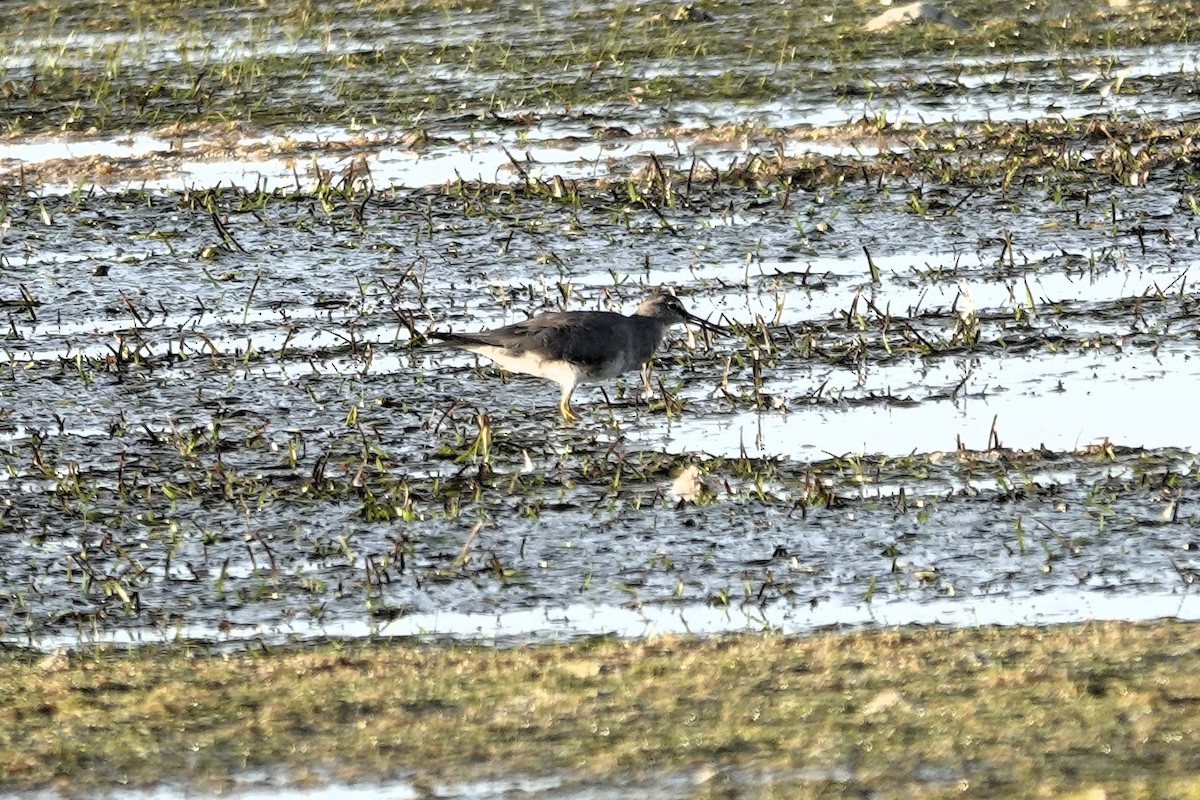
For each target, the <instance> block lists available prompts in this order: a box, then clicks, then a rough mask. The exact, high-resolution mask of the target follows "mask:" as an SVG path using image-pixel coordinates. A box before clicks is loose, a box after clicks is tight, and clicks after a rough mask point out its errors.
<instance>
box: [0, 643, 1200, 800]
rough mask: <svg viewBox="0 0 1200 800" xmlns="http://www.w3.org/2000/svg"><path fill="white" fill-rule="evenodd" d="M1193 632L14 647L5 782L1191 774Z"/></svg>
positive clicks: (1096, 778)
mask: <svg viewBox="0 0 1200 800" xmlns="http://www.w3.org/2000/svg"><path fill="white" fill-rule="evenodd" d="M1196 634H1197V631H1196V625H1194V624H1187V623H1177V622H1163V623H1156V624H1148V625H1132V624H1124V623H1086V624H1079V625H1072V626H1065V627H1058V628H1012V629H978V630H936V629H934V630H900V631H875V632H861V633H849V634H835V633H830V634H822V635H817V636H812V637H808V638H802V639H795V638H790V637H783V636H771V635H765V636H740V637H728V638H719V639H686V638H684V639H680V638H664V639H656V640H651V641H638V642H628V641H617V640H610V639H598V640H589V641H585V642H580V643H577V644H572V645H548V646H539V647H520V648H513V649H499V650H497V649H487V648H482V649H479V648H473V647H468V646H448V647H429V646H422V645H417V644H412V643H395V644H369V643H355V644H341V643H331V644H326V645H321V646H317V647H313V648H309V649H300V650H281V651H269V650H255V651H253V652H243V653H234V654H229V653H226V654H220V653H205V652H203V651H200V650H197V649H194V648H186V649H174V650H168V651H165V652H164V651H159V650H156V649H143V650H135V651H132V652H127V653H121V652H112V651H93V652H89V653H79V654H74V655H71V656H69V657H68V658H65V659H64V658H62V657H56V658H48V659H41V660H39V659H38V658H36V657H31V656H25V655H19V654H14V653H8V654H7V655H5V656H4V657H3V659H4V664H3V667H4V669H3V671H2V672H0V720H2V721H3V725H0V774H2V775H3V776H4V777H3V779H2V780H0V788H5V789H9V790H27V789H32V788H38V787H49V786H55V785H58V786H70V787H71V788H72V789H73V790H75V791H80V790H84V789H101V788H104V787H108V786H114V785H116V784H117V783H120V784H122V785H132V786H144V785H150V784H153V783H156V782H158V781H164V780H170V781H174V780H184V781H188V782H192V783H199V784H201V785H209V786H219V785H220V784H221V783H222V781H223V780H224V779H225V778H226V777H227V776H228V775H230V774H235V773H237V772H238V771H240V770H247V769H254V768H261V767H271V768H282V769H284V770H286V771H290V774H292V775H293V776H294V777H296V778H297V779H305V778H306V777H307V778H312V777H313V776H314V774H322V772H323V771H326V770H327V771H328V772H325V773H324V774H328V775H335V776H338V777H341V778H344V779H356V780H367V779H377V778H382V777H386V776H389V775H395V774H397V773H403V774H415V776H416V779H417V780H418V781H420V780H440V779H448V780H454V779H463V778H466V777H472V778H477V777H478V776H479V769H480V767H479V765H480V764H489V765H492V766H490V767H489V768H488V771H489V772H493V773H497V772H498V773H501V774H509V775H517V776H528V775H545V774H548V773H549V774H555V775H566V776H568V778H581V777H582V778H591V779H598V780H603V781H612V780H616V779H619V778H626V777H630V776H633V777H638V776H650V775H655V774H661V773H662V772H664V771H674V770H694V769H702V770H708V771H715V772H721V773H725V774H728V775H729V776H730V777H729V778H728V780H731V781H733V782H734V783H736V782H737V781H738V780H739V779H738V778H737V777H736V776H737V775H738V774H739V773H738V770H743V769H753V770H757V771H766V773H767V774H769V775H770V776H772V777H771V781H772V783H773V785H774V789H773V791H776V792H784V793H786V794H787V796H799V797H809V796H830V793H831V792H832V793H833V795H836V796H842V795H843V794H844V793H861V792H872V793H882V794H886V795H888V796H892V797H908V796H912V797H916V796H920V797H930V796H938V797H940V796H947V797H949V796H957V795H958V794H959V793H961V792H962V791H963V790H964V789H963V787H970V790H971V792H972V795H973V796H979V797H1012V796H1018V795H1020V796H1031V795H1055V796H1059V795H1062V793H1064V792H1071V791H1078V790H1081V789H1085V788H1088V789H1096V790H1102V791H1105V792H1107V793H1110V794H1124V793H1127V792H1135V793H1144V794H1146V796H1157V797H1194V796H1195V794H1196V792H1197V791H1200V771H1198V770H1197V768H1196V763H1195V759H1194V753H1195V749H1196V737H1197V736H1198V735H1200V734H1198V732H1197V730H1196V724H1195V718H1196V715H1195V713H1194V708H1193V706H1194V703H1193V702H1192V701H1191V700H1190V698H1194V697H1196V696H1197V694H1198V693H1200V683H1198V680H1200V678H1198V677H1197V676H1200V649H1198V648H1197V647H1196V644H1195V643H1196ZM101 765H102V766H101ZM501 765H502V766H501ZM813 776H817V777H815V778H814V777H813ZM931 776H940V777H931ZM695 791H696V793H697V795H702V794H703V793H704V792H705V791H706V787H704V786H703V785H701V786H698V787H696V790H695ZM779 796H783V795H782V794H781V795H779Z"/></svg>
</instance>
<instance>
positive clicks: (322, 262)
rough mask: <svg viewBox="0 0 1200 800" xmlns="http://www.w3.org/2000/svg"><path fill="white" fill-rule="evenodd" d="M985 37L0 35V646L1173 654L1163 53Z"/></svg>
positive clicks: (1184, 542)
mask: <svg viewBox="0 0 1200 800" xmlns="http://www.w3.org/2000/svg"><path fill="white" fill-rule="evenodd" d="M987 6H988V4H977V5H975V6H970V5H968V6H967V7H966V8H961V9H958V12H959V13H960V14H965V15H966V16H968V17H970V16H971V13H974V14H975V15H976V17H975V19H976V20H977V27H976V29H975V30H973V31H971V32H967V33H962V32H955V31H952V30H950V29H947V28H943V27H938V26H924V27H921V28H915V29H905V30H900V31H896V32H893V33H890V34H866V33H864V32H862V31H861V30H860V26H861V19H860V18H861V17H862V16H863V15H864V10H863V9H861V8H856V7H853V6H846V7H842V6H838V7H836V8H835V7H834V6H832V5H831V6H829V7H827V8H824V7H819V6H814V7H812V8H809V7H808V6H805V7H803V8H799V7H797V8H786V7H771V9H770V10H768V9H766V8H763V9H750V8H748V7H743V6H740V5H732V4H731V5H724V4H717V5H713V6H711V7H706V9H707V10H706V12H705V14H696V13H692V14H691V15H690V16H689V15H686V14H685V15H683V16H682V17H679V18H678V19H676V17H675V16H672V15H671V12H672V9H671V7H663V8H661V9H649V8H639V7H632V6H627V5H622V4H609V3H578V4H574V3H567V4H550V5H547V6H539V5H536V4H535V5H531V6H522V7H520V8H519V9H518V8H516V7H510V6H508V5H491V4H454V3H438V4H432V5H425V4H420V3H418V4H412V5H408V4H400V5H398V6H394V7H393V6H390V5H389V4H379V5H378V6H376V5H373V4H353V3H344V4H332V5H328V6H322V7H321V8H320V9H317V8H314V7H312V6H308V5H299V6H297V7H296V8H295V9H293V11H294V13H292V14H289V15H286V16H285V15H283V14H282V13H278V14H275V13H272V12H268V11H267V10H266V9H265V8H261V7H259V6H257V5H254V6H247V7H246V8H244V9H243V13H241V14H239V15H233V16H227V17H223V18H222V20H221V21H220V22H218V23H213V24H212V26H211V27H210V25H209V22H208V21H202V20H201V19H200V16H202V15H200V16H198V15H197V14H196V13H193V12H192V11H190V10H188V9H186V8H177V7H174V6H172V7H170V8H168V9H165V10H161V11H159V10H157V9H156V10H155V12H154V13H151V12H150V11H148V10H143V11H142V12H141V13H135V14H134V15H133V16H132V17H129V18H113V17H111V16H110V15H111V14H112V13H113V12H112V10H111V9H107V8H102V7H99V6H96V7H86V6H80V7H78V8H79V9H82V10H79V11H78V12H76V11H73V10H68V9H67V8H65V7H64V8H63V9H60V10H58V11H57V12H54V13H48V14H46V13H40V12H35V11H34V10H32V9H23V10H22V11H21V12H20V15H19V16H20V25H22V26H23V30H24V31H25V33H26V35H25V36H23V37H19V38H17V39H14V40H13V41H11V42H10V43H9V44H8V45H7V49H6V50H5V51H4V52H3V54H0V70H2V73H0V77H3V78H4V80H3V81H0V83H3V89H4V94H5V96H4V100H3V102H4V104H5V109H6V113H7V117H6V119H7V136H6V137H5V139H4V140H3V142H2V143H0V192H2V197H3V208H2V211H0V216H2V219H3V223H2V224H3V231H2V237H3V238H2V240H0V245H2V248H3V250H2V255H0V259H2V269H3V272H2V275H3V277H2V279H0V307H3V313H4V328H5V331H4V338H3V342H2V344H3V346H2V348H0V359H2V363H3V373H2V377H0V463H2V465H3V470H2V471H0V493H2V495H3V512H2V517H0V531H2V533H3V536H0V556H2V557H3V562H4V564H5V581H4V583H3V586H2V587H0V598H2V600H0V638H2V639H3V640H5V641H7V642H10V643H21V644H26V645H32V646H34V647H37V648H41V649H50V648H52V647H55V646H58V645H61V644H72V643H75V642H78V641H81V640H82V641H95V640H99V641H117V642H127V641H134V642H137V641H142V642H146V641H149V642H161V641H173V640H176V639H179V638H183V639H201V640H210V641H216V642H230V643H235V644H236V643H238V642H244V641H249V640H255V641H268V642H279V641H288V640H292V639H307V638H314V637H325V636H337V637H344V636H369V635H376V634H378V635H434V636H454V637H466V638H468V639H471V640H483V641H499V642H504V641H530V640H558V639H563V638H571V637H574V636H578V635H582V634H593V633H606V632H616V633H619V634H622V635H630V636H637V635H642V634H647V633H655V632H671V631H676V632H688V631H692V632H696V631H703V632H715V631H729V630H746V629H749V630H760V629H770V630H782V631H807V630H813V629H817V628H823V627H826V626H837V625H859V624H873V623H880V624H897V623H907V622H920V623H932V622H945V623H950V624H977V623H993V622H998V623H1014V622H1030V623H1041V622H1061V621H1071V620H1080V619H1089V618H1120V619H1129V618H1133V619H1140V618H1156V617H1163V616H1178V617H1181V618H1186V619H1194V618H1197V617H1200V601H1198V600H1196V598H1195V597H1194V596H1193V594H1189V592H1188V587H1189V585H1190V584H1191V583H1192V582H1193V581H1194V579H1195V577H1196V575H1197V574H1200V538H1198V537H1197V535H1196V533H1195V523H1196V510H1195V507H1194V501H1195V500H1196V498H1197V494H1198V490H1197V481H1196V476H1197V464H1196V453H1197V451H1198V449H1200V428H1198V427H1197V426H1195V425H1194V424H1192V423H1191V422H1190V411H1191V401H1192V398H1193V396H1194V394H1195V388H1196V386H1197V380H1198V378H1200V359H1198V358H1197V356H1198V355H1200V338H1198V334H1200V326H1198V324H1197V315H1196V308H1197V299H1196V298H1197V276H1196V275H1195V274H1194V270H1193V269H1192V268H1193V266H1194V264H1195V262H1196V259H1197V257H1198V256H1200V223H1198V221H1197V211H1198V205H1197V196H1196V194H1195V192H1196V186H1195V175H1194V170H1193V164H1194V161H1195V159H1196V157H1197V147H1196V143H1195V140H1194V139H1195V135H1196V132H1197V130H1198V128H1197V123H1195V122H1192V120H1194V119H1200V102H1198V101H1197V100H1196V97H1197V92H1196V89H1197V73H1196V62H1195V56H1194V52H1193V48H1191V47H1190V46H1189V45H1187V44H1186V42H1185V41H1184V40H1183V39H1182V38H1181V37H1183V36H1185V35H1186V32H1187V31H1189V30H1191V28H1190V27H1188V26H1190V25H1191V24H1192V23H1191V19H1190V18H1189V17H1188V16H1187V13H1188V12H1187V11H1186V9H1184V8H1183V7H1179V8H1176V7H1172V8H1171V9H1162V8H1154V9H1141V10H1137V9H1134V10H1126V11H1119V10H1118V11H1107V10H1101V11H1095V10H1094V9H1092V10H1086V9H1074V8H1073V7H1071V6H1070V5H1069V4H1061V5H1060V4H1052V5H1051V6H1047V7H1044V8H1043V7H1041V6H1031V7H1030V9H1027V10H1026V11H1023V12H1022V13H1023V14H1025V13H1026V12H1028V13H1031V14H1033V15H1034V16H1032V17H1021V18H1013V19H990V18H989V17H987V16H986V14H985V8H986V7H987ZM72 8H76V7H74V6H73V7H72ZM1089 8H1090V7H1089ZM968 12H970V13H968ZM1014 13H1015V12H1014ZM851 15H853V18H851ZM708 17H711V19H708ZM1051 23H1053V24H1051ZM200 26H203V28H204V31H205V34H206V35H205V37H204V38H203V39H202V41H203V44H202V45H197V44H195V42H196V41H197V39H196V37H195V36H194V35H192V34H193V33H194V32H195V31H196V30H198V29H199V27H200ZM1117 26H1127V34H1126V35H1125V36H1123V37H1122V38H1121V39H1120V40H1119V41H1118V40H1117V39H1115V38H1114V37H1113V36H1112V31H1113V30H1114V29H1115V28H1116V27H1117ZM1181 26H1182V27H1181ZM485 30H487V31H491V30H497V31H507V32H509V33H511V34H512V36H511V37H510V38H509V39H508V40H506V43H505V44H503V45H501V44H499V43H498V42H499V39H497V38H496V37H494V36H489V37H487V38H484V37H483V31H485ZM765 30H770V33H769V34H766V33H764V31H765ZM880 37H882V38H880ZM1022 37H1023V38H1022ZM839 43H840V44H839ZM835 45H836V46H835ZM658 287H669V288H671V289H672V290H673V291H675V292H677V293H678V294H679V295H680V297H681V298H682V299H683V300H684V302H685V303H686V304H687V306H688V308H689V309H690V310H692V311H694V312H695V313H697V314H699V315H701V316H703V317H707V318H709V319H711V320H713V321H716V322H720V323H722V324H724V325H726V326H728V327H729V328H731V329H732V330H733V332H734V333H733V335H730V336H723V337H722V336H716V337H713V336H711V335H705V336H701V335H700V334H699V332H698V331H693V332H690V333H685V332H683V331H682V330H679V329H677V330H676V333H675V335H673V336H672V338H671V340H670V346H669V347H666V348H664V349H663V350H662V351H661V352H660V356H659V358H658V359H656V361H655V363H654V366H653V376H652V380H651V383H650V387H651V389H652V391H651V392H650V393H649V394H647V393H646V391H645V390H644V389H643V386H642V382H641V380H640V379H639V378H638V376H637V375H636V373H633V374H630V375H629V376H627V377H626V378H625V379H623V380H618V381H614V382H611V383H610V384H608V385H604V386H601V387H597V388H586V389H583V390H581V391H580V392H578V393H577V395H576V403H577V404H578V406H579V410H580V411H581V414H582V418H581V419H580V420H579V421H578V422H577V423H574V424H564V423H562V422H561V421H559V420H558V418H557V417H556V415H555V413H554V404H555V401H556V399H557V389H556V388H555V387H554V386H553V385H551V384H548V383H546V382H544V381H539V380H537V379H533V378H527V377H523V376H512V377H505V376H504V375H503V374H501V373H500V372H499V371H498V370H497V369H496V368H494V367H492V366H491V365H490V364H488V363H487V362H486V359H484V360H477V359H476V358H475V357H473V356H469V355H458V354H454V353H451V352H446V351H440V350H434V349H431V348H429V347H427V346H426V344H427V339H426V336H427V335H428V334H429V333H430V332H433V331H437V330H455V331H472V330H478V329H482V328H485V327H490V326H494V325H497V324H501V323H505V322H512V321H517V320H521V319H525V318H526V317H527V316H529V315H531V314H535V313H539V312H543V311H546V310H551V309H562V308H569V309H597V308H604V309H617V310H621V311H624V312H629V311H631V310H632V308H633V307H634V306H635V305H636V304H637V302H638V301H639V300H640V299H641V298H642V297H643V296H644V295H645V294H646V293H647V292H648V291H650V290H652V289H654V288H658ZM685 472H687V473H688V475H691V476H693V479H689V478H688V477H687V476H685V478H684V479H683V480H682V483H683V484H686V485H682V486H681V485H680V482H678V481H677V479H678V478H679V476H680V475H681V473H685Z"/></svg>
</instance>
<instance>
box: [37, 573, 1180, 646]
mask: <svg viewBox="0 0 1200 800" xmlns="http://www.w3.org/2000/svg"><path fill="white" fill-rule="evenodd" d="M1168 618H1171V619H1181V620H1197V619H1200V599H1198V598H1197V595H1196V593H1195V592H1187V591H1186V587H1183V586H1182V585H1181V587H1180V590H1179V591H1177V592H1148V593H1141V594H1138V595H1135V596H1131V595H1129V594H1127V593H1117V592H1114V593H1107V592H1105V591H1103V590H1101V591H1096V590H1093V591H1083V590H1066V589H1054V590H1051V591H1047V592H1042V593H1036V594H1034V593H1022V594H1020V596H1014V595H1013V594H1010V593H1003V594H979V595H975V596H972V595H963V596H958V597H945V598H941V599H937V600H928V599H922V600H907V599H890V598H880V597H879V596H876V597H875V598H874V599H873V601H872V602H858V603H841V602H837V601H829V602H819V603H816V604H811V605H810V604H807V603H804V604H796V603H791V602H787V601H779V602H773V603H767V604H764V605H737V604H730V605H729V606H718V605H706V604H702V603H684V604H662V605H659V604H645V605H641V606H640V607H636V608H635V607H629V606H614V605H585V604H575V605H568V606H543V607H536V608H528V609H520V610H515V611H505V612H499V613H495V614H488V613H469V612H430V613H417V614H408V615H404V616H401V617H399V618H397V619H394V620H390V621H386V622H378V621H362V620H343V621H338V622H336V623H332V624H327V625H321V624H317V623H311V624H306V623H303V622H299V621H294V622H291V623H288V624H285V625H264V624H261V623H247V624H240V623H237V624H226V626H225V627H224V628H222V629H218V628H217V627H216V626H209V625H195V624H183V625H180V627H178V628H172V629H171V630H169V631H159V632H152V631H145V630H142V631H138V630H132V629H123V630H110V631H104V632H101V633H95V632H93V633H88V632H83V633H79V634H74V633H72V634H70V635H56V636H45V637H41V638H39V639H37V640H34V641H32V642H30V644H31V645H32V646H35V647H37V648H39V649H42V650H46V651H50V650H54V649H55V648H58V647H72V648H73V647H79V646H87V645H96V644H104V645H140V644H159V643H169V642H174V641H179V640H190V641H210V642H213V643H235V644H236V643H239V642H245V641H268V642H271V641H274V642H300V641H311V640H316V639H325V638H335V639H367V638H374V639H388V638H414V637H415V638H419V639H428V640H458V641H469V642H472V643H477V644H486V645H499V646H505V645H510V644H517V643H525V642H529V641H539V642H555V641H570V640H574V639H578V638H581V637H587V636H603V635H611V636H617V637H621V638H628V639H634V638H644V637H647V636H661V635H695V636H709V635H716V634H728V633H762V632H773V633H781V634H789V635H802V634H808V633H813V632H816V631H820V630H827V629H850V628H876V627H898V626H909V625H945V626H951V627H977V626H992V625H1000V626H1011V625H1057V624H1065V623H1071V622H1081V621H1087V620H1097V621H1102V620H1110V621H1129V622H1142V621H1148V620H1155V619H1168ZM227 623H228V621H227ZM230 631H235V632H232V633H231V632H230Z"/></svg>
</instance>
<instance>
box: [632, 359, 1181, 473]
mask: <svg viewBox="0 0 1200 800" xmlns="http://www.w3.org/2000/svg"><path fill="white" fill-rule="evenodd" d="M955 369H956V367H955V365H954V364H942V365H940V366H939V368H938V369H936V370H930V371H927V372H924V373H922V372H920V371H918V370H915V369H914V368H913V365H911V364H900V365H897V366H895V367H892V368H888V369H884V370H877V371H876V373H873V374H872V375H870V376H869V377H868V380H867V383H866V384H865V385H864V384H863V383H862V382H861V381H860V380H859V378H858V377H856V375H855V374H853V373H849V372H839V373H832V374H826V373H825V372H823V371H816V370H814V373H815V374H809V375H807V376H804V377H803V378H795V377H793V378H791V379H789V380H788V382H786V383H784V384H782V385H772V384H771V383H770V382H768V383H767V385H766V390H767V392H768V394H770V395H772V396H775V397H777V398H778V400H779V401H780V402H782V403H784V404H785V406H786V407H787V408H788V409H790V410H770V411H741V412H735V413H731V414H726V415H720V414H685V415H683V416H682V417H680V418H679V419H677V420H672V421H671V422H670V424H669V425H668V426H667V427H666V428H665V430H664V429H658V430H645V429H641V430H630V431H629V436H630V438H633V439H641V440H643V441H654V442H657V443H659V444H661V445H662V446H663V447H664V448H665V449H666V450H667V451H669V452H684V451H687V452H703V453H707V454H709V455H714V456H729V457H737V456H738V455H740V454H741V453H743V452H745V453H747V454H748V455H751V456H780V455H782V456H787V457H789V458H793V459H798V460H819V459H824V458H826V457H827V456H829V455H836V456H840V455H846V454H851V453H860V454H885V455H891V456H903V455H907V454H909V453H914V452H916V453H928V452H934V451H939V450H954V449H956V448H957V447H959V446H960V445H961V446H962V447H965V448H968V449H972V450H986V449H988V448H989V446H990V445H991V440H992V437H993V431H994V434H995V436H996V437H997V438H998V439H999V441H1000V444H1001V445H1002V446H1003V447H1007V448H1012V449H1018V450H1033V449H1037V448H1042V447H1045V448H1049V449H1051V450H1055V451H1058V452H1074V451H1077V450H1079V449H1081V448H1083V447H1086V446H1088V445H1093V444H1098V443H1102V442H1105V441H1107V442H1111V443H1112V444H1114V445H1121V446H1128V447H1144V448H1180V449H1184V450H1190V451H1192V452H1200V429H1196V428H1190V427H1189V426H1187V425H1185V424H1181V421H1183V420H1187V419H1189V417H1190V414H1191V413H1192V411H1191V409H1192V402H1193V400H1192V398H1193V396H1194V388H1195V386H1196V385H1197V382H1198V381H1200V364H1198V363H1196V361H1195V359H1193V358H1191V357H1190V356H1189V355H1188V354H1178V355H1173V356H1172V355H1166V354H1162V353H1160V354H1159V357H1158V358H1157V359H1151V358H1148V357H1141V356H1140V355H1137V354H1135V355H1131V356H1129V357H1126V358H1124V359H1121V358H1116V359H1114V358H1113V357H1112V356H1111V355H1107V356H1101V355H1096V356H1092V355H1087V354H1078V355H1069V354H1064V355H1059V356H1055V357H1052V358H1049V359H1044V358H1039V359H1030V360H1021V359H1014V358H995V357H981V358H978V359H970V360H969V361H964V365H963V366H962V372H961V373H960V374H958V376H957V380H959V381H965V382H966V383H965V384H964V386H965V395H960V396H959V397H958V398H957V399H951V397H949V394H950V392H951V391H952V386H953V384H954V382H955V380H956V378H955V375H954V374H953V371H954V370H955ZM823 383H824V385H825V389H824V392H825V395H826V396H829V395H832V396H834V397H836V396H838V394H839V392H842V391H844V392H845V395H844V396H845V397H846V398H848V399H854V398H857V397H862V396H869V395H870V394H871V393H872V392H876V393H882V392H888V393H889V395H890V396H893V397H896V398H899V399H901V400H904V401H906V402H904V403H903V404H900V403H897V404H891V405H889V404H888V402H887V401H884V400H875V401H872V402H870V403H868V404H856V403H853V402H846V403H844V404H841V405H839V404H837V403H829V402H825V403H821V404H819V405H812V404H811V403H810V402H809V401H808V399H807V398H808V397H809V396H810V395H811V394H812V393H813V392H814V391H815V390H816V388H817V387H818V386H821V385H822V384H823ZM934 392H937V393H938V394H940V395H942V396H940V397H939V396H935V394H934ZM908 401H914V402H912V403H909V402H908ZM693 402H694V403H697V404H703V403H705V402H710V401H706V400H704V399H696V400H694V401H693Z"/></svg>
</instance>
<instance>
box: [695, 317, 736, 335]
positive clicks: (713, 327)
mask: <svg viewBox="0 0 1200 800" xmlns="http://www.w3.org/2000/svg"><path fill="white" fill-rule="evenodd" d="M687 321H688V322H694V323H695V324H697V325H699V326H700V327H701V328H704V330H706V331H712V332H713V333H721V334H724V335H726V336H728V335H729V329H728V328H722V327H721V326H720V325H718V324H716V323H715V322H709V321H708V320H706V319H702V318H700V317H697V316H696V315H695V314H688V315H687Z"/></svg>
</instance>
